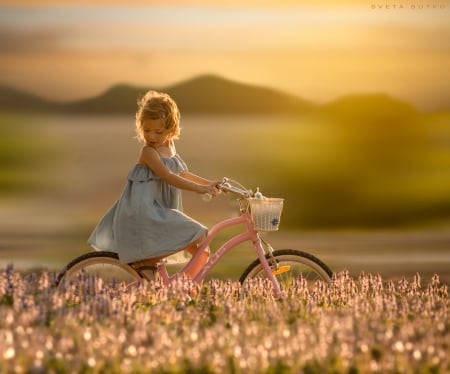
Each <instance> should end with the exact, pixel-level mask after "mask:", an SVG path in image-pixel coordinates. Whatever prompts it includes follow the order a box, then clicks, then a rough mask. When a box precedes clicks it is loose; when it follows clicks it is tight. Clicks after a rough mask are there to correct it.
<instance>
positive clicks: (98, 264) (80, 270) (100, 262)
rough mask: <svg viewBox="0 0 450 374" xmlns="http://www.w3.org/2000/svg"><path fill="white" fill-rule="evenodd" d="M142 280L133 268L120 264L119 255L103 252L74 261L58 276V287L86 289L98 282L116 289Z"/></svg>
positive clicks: (80, 257) (92, 253) (91, 253)
mask: <svg viewBox="0 0 450 374" xmlns="http://www.w3.org/2000/svg"><path fill="white" fill-rule="evenodd" d="M141 279H142V278H141V277H140V275H139V274H138V273H137V272H136V271H135V270H134V269H133V268H132V267H131V266H128V265H127V264H124V263H122V262H120V260H119V256H118V255H117V253H114V252H107V251H101V252H90V253H86V254H84V255H81V256H79V257H77V258H75V259H74V260H72V261H71V262H70V263H69V264H68V265H67V266H66V267H65V268H64V269H63V270H62V271H61V273H60V274H59V275H58V277H57V279H56V285H57V286H60V285H61V284H70V283H77V285H78V287H82V288H85V289H86V288H88V287H92V283H93V282H92V280H96V281H98V282H100V283H101V286H102V287H107V288H112V289H115V288H118V287H121V286H123V285H125V286H128V285H130V284H132V283H135V282H136V281H140V280H141ZM84 283H86V284H84ZM89 285H90V286H89Z"/></svg>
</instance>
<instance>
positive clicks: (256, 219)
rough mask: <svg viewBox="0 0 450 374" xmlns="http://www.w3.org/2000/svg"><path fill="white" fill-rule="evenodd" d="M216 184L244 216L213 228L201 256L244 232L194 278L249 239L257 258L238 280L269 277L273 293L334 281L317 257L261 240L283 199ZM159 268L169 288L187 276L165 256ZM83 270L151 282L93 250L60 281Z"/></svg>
mask: <svg viewBox="0 0 450 374" xmlns="http://www.w3.org/2000/svg"><path fill="white" fill-rule="evenodd" d="M217 187H218V189H219V190H221V191H224V192H229V193H232V194H234V195H236V196H237V201H238V202H239V207H240V214H239V215H238V216H237V217H235V218H228V219H225V220H224V221H221V222H219V223H217V224H216V225H214V226H213V227H212V228H210V229H209V230H208V235H207V237H206V239H205V240H204V241H203V242H202V243H201V244H200V250H199V251H197V254H198V255H200V254H201V252H202V250H203V249H205V248H206V247H207V246H209V245H210V244H211V242H212V240H213V239H214V238H215V237H216V236H217V235H218V234H219V233H220V232H222V231H223V230H225V229H227V228H230V227H234V226H236V227H241V228H242V229H243V231H242V232H241V233H239V234H237V235H235V236H233V237H232V238H230V239H228V240H227V241H226V242H225V243H223V244H222V245H220V247H219V248H218V249H217V250H215V251H214V250H213V251H212V254H211V256H210V257H209V260H208V261H207V263H206V264H205V265H204V267H203V268H202V270H201V271H200V272H199V273H198V274H197V275H196V276H195V277H194V279H193V281H194V282H202V281H203V280H204V279H205V278H206V276H207V275H208V274H209V272H210V271H211V269H213V268H214V266H215V265H216V264H217V263H219V262H220V260H221V259H222V257H223V256H224V255H225V254H227V253H228V252H230V251H231V250H232V249H233V248H234V247H236V246H237V245H239V244H241V243H243V242H246V241H248V242H250V243H252V245H253V247H254V248H255V251H256V254H257V256H258V257H257V259H256V260H255V261H253V262H252V263H251V264H250V265H249V266H248V267H247V269H246V270H245V271H244V273H243V274H242V275H241V277H240V279H239V281H240V282H241V284H242V285H245V284H246V282H247V281H248V280H249V279H252V278H256V277H263V278H267V279H268V280H269V281H270V283H271V284H272V286H273V292H274V295H275V296H276V297H279V296H281V295H282V294H283V292H284V291H287V290H288V289H289V288H290V287H292V286H293V285H294V284H295V282H297V281H302V282H304V281H306V282H307V283H308V286H312V285H313V284H315V282H316V281H318V280H321V281H323V282H325V283H330V282H331V278H332V274H333V273H332V271H331V270H330V268H329V267H328V266H327V265H325V264H324V263H323V262H322V261H321V260H319V259H318V258H317V257H315V256H313V255H312V254H310V253H307V252H303V251H299V250H295V249H280V250H274V249H273V248H272V246H271V245H270V244H269V243H267V242H265V241H264V240H263V239H262V237H261V235H260V232H263V231H276V230H278V228H279V224H280V217H281V212H282V208H283V202H284V200H283V199H278V198H266V197H263V196H262V195H261V194H260V193H259V191H257V192H256V193H254V192H253V191H251V190H247V189H245V188H244V187H242V186H241V185H239V184H238V183H236V182H231V181H229V180H228V179H227V178H224V179H223V181H222V182H221V183H220V184H219V185H218V186H217ZM197 257H198V256H197V255H195V256H194V257H193V258H192V259H191V261H196V260H198V258H197ZM156 267H157V275H158V278H159V279H160V281H161V282H162V284H163V285H165V286H169V285H170V284H171V282H172V281H174V280H175V279H177V277H180V276H183V274H184V269H185V267H183V268H181V269H180V270H178V271H176V272H175V273H174V274H169V272H168V270H167V262H166V261H165V260H162V261H160V262H158V263H157V265H156ZM80 273H82V274H87V275H92V276H95V277H99V278H101V279H102V281H103V282H104V283H107V284H108V285H110V286H111V287H115V286H117V285H120V284H123V283H125V284H131V283H133V282H136V281H142V280H146V279H145V277H144V276H143V275H142V274H140V273H138V272H137V271H136V270H135V269H134V268H133V267H132V266H130V265H129V264H126V263H123V262H121V261H120V260H119V257H118V255H117V253H114V252H105V251H99V252H89V253H87V254H84V255H81V256H79V257H77V258H75V259H74V260H73V261H71V262H70V263H69V264H68V265H67V266H66V267H65V268H64V269H63V270H62V271H61V273H60V274H59V275H58V277H57V284H61V283H62V282H63V281H64V282H67V281H70V279H74V278H75V279H76V278H77V277H79V276H80Z"/></svg>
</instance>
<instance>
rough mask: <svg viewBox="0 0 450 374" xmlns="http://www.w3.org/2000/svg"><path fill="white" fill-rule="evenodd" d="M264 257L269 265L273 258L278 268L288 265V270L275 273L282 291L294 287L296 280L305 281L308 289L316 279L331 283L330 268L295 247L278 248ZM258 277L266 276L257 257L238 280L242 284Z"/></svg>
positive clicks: (331, 273)
mask: <svg viewBox="0 0 450 374" xmlns="http://www.w3.org/2000/svg"><path fill="white" fill-rule="evenodd" d="M266 259H267V260H268V262H269V265H271V267H274V264H272V262H273V259H275V261H276V262H277V264H278V266H279V267H280V269H282V268H281V267H282V266H286V268H284V269H287V267H289V269H288V270H285V271H284V272H282V273H281V274H279V275H275V276H276V278H277V280H278V282H279V283H280V286H281V288H282V289H283V290H284V291H288V290H289V288H292V287H294V286H295V283H297V282H303V283H304V282H305V281H306V283H307V287H308V289H312V288H313V287H314V286H315V284H316V282H317V281H322V282H324V283H327V284H331V281H332V277H333V272H332V271H331V269H330V268H329V267H328V266H327V265H326V264H325V263H324V262H322V261H321V260H319V259H318V258H317V257H315V256H313V255H312V254H310V253H307V252H303V251H299V250H296V249H279V250H276V251H274V252H273V253H272V255H270V254H266ZM258 277H259V278H267V275H266V273H265V271H264V269H263V267H262V265H261V262H260V261H259V259H256V260H255V261H253V262H252V263H251V264H250V265H249V266H248V267H247V269H246V270H245V271H244V273H243V274H242V275H241V277H240V279H239V282H240V283H241V284H242V285H244V284H245V283H246V282H247V281H248V280H249V279H254V278H258Z"/></svg>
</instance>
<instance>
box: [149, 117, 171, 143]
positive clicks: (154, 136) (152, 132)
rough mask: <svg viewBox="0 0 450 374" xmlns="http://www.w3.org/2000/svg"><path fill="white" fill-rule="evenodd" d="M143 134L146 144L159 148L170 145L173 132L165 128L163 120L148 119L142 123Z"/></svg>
mask: <svg viewBox="0 0 450 374" xmlns="http://www.w3.org/2000/svg"><path fill="white" fill-rule="evenodd" d="M142 133H143V135H144V140H145V144H147V145H149V146H151V147H153V148H158V147H162V146H166V145H168V142H169V140H170V138H171V131H170V130H169V129H166V128H165V127H164V123H163V121H162V120H161V119H146V120H144V121H143V122H142Z"/></svg>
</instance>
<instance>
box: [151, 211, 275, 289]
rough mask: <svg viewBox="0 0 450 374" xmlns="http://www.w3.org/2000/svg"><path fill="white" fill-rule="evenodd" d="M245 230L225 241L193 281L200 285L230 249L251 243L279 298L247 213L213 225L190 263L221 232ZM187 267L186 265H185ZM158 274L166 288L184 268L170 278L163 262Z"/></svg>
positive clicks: (160, 263) (273, 277)
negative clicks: (242, 228)
mask: <svg viewBox="0 0 450 374" xmlns="http://www.w3.org/2000/svg"><path fill="white" fill-rule="evenodd" d="M240 225H242V226H243V227H245V228H246V231H245V232H242V233H240V234H238V235H236V236H234V237H232V238H231V239H229V240H228V241H226V242H225V243H224V244H222V245H221V246H220V247H219V249H218V250H217V251H216V252H215V253H214V254H213V255H212V256H210V257H209V259H208V261H207V262H206V264H205V265H204V267H203V268H202V270H201V271H200V272H199V273H198V274H197V275H196V276H195V277H194V279H193V281H194V282H197V283H200V282H202V281H203V280H204V279H205V277H206V276H207V275H208V273H209V272H210V271H211V269H212V268H214V266H215V265H216V264H217V263H218V262H219V261H220V260H221V258H222V257H223V256H224V255H225V254H227V253H228V252H229V251H230V250H231V249H233V248H234V247H236V246H237V245H239V244H241V243H243V242H245V241H251V242H252V243H253V245H254V247H255V250H256V253H257V255H258V258H259V260H260V261H261V264H262V266H263V269H264V271H265V272H266V275H267V277H268V279H269V280H270V281H271V283H272V285H273V289H274V294H275V297H280V296H281V294H282V292H281V289H280V285H279V284H278V281H277V279H276V277H275V276H274V275H273V274H272V270H271V268H270V266H269V263H268V262H267V259H266V255H265V252H264V248H263V246H262V243H261V239H260V237H259V235H258V232H257V231H255V229H254V228H253V222H252V219H251V216H250V213H249V212H242V213H241V215H240V216H239V217H235V218H229V219H226V220H224V221H221V222H219V223H217V224H216V225H214V226H213V227H212V228H211V229H210V230H208V235H207V237H206V238H205V240H204V241H203V242H202V243H201V244H200V245H199V249H198V251H197V253H196V254H195V255H194V256H193V258H192V259H191V262H196V261H198V260H199V258H200V256H201V254H202V252H203V251H204V250H205V249H206V248H207V247H208V246H209V244H210V243H211V241H212V240H213V239H214V238H215V237H216V236H217V234H219V233H220V232H221V231H223V230H224V229H226V228H229V227H233V226H240ZM186 266H187V265H186ZM157 268H158V272H159V274H160V276H161V278H162V281H163V284H164V285H166V286H168V285H169V284H170V283H171V282H172V281H173V280H174V279H176V278H177V277H179V275H180V274H183V273H184V269H185V268H186V267H183V268H182V269H181V270H180V271H178V272H177V273H176V274H174V275H172V276H170V275H169V273H168V272H167V269H166V267H165V263H164V261H161V262H159V263H158V264H157Z"/></svg>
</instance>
